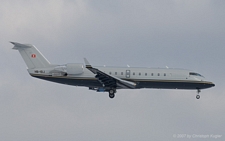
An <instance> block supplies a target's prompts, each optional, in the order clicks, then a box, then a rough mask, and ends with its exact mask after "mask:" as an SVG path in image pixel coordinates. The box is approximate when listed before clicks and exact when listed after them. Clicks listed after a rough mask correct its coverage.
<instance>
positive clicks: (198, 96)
mask: <svg viewBox="0 0 225 141" xmlns="http://www.w3.org/2000/svg"><path fill="white" fill-rule="evenodd" d="M200 92H201V90H200V89H197V93H198V94H197V95H196V99H200V95H199V93H200Z"/></svg>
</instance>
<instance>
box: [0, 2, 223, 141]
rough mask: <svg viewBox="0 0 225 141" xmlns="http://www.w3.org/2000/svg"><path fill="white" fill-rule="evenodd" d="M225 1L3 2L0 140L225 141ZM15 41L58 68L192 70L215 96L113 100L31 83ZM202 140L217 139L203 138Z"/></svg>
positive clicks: (151, 92) (162, 93) (161, 94)
mask: <svg viewBox="0 0 225 141" xmlns="http://www.w3.org/2000/svg"><path fill="white" fill-rule="evenodd" d="M224 38H225V1H224V0H197V1H196V0H138V1H135V0H129V1H128V0H108V1H105V0H97V1H91V0H40V1H28V0H1V4H0V47H1V48H0V49H1V51H0V60H1V61H0V63H1V64H0V65H1V77H0V78H1V81H0V140H4V141H15V140H17V141H30V140H33V141H40V140H44V141H62V140H64V141H73V140H82V141H90V140H98V141H106V140H107V141H128V140H129V141H137V140H138V141H149V140H154V141H161V140H168V141H173V140H182V141H185V140H188V141H190V140H196V139H200V138H194V137H191V138H190V139H187V138H177V137H175V135H178V134H188V135H211V134H214V135H222V137H219V138H217V140H224V139H225V129H224V127H225V120H224V119H225V102H224V101H225V87H224V86H225V82H224V78H225V73H224V70H225V65H224V61H225V55H224V54H225V39H224ZM9 41H16V42H20V43H30V44H34V45H35V46H36V47H37V48H38V49H39V50H40V51H41V52H42V53H43V54H44V55H45V57H46V58H47V59H48V60H49V61H50V62H51V63H53V64H65V63H79V62H83V58H84V57H86V58H87V59H88V60H89V61H90V63H91V64H93V65H108V66H126V65H127V64H129V65H130V66H136V67H161V68H164V67H165V66H169V67H170V68H185V69H190V70H193V71H196V72H198V73H201V74H202V75H204V76H205V77H206V79H207V80H209V81H212V82H214V83H215V84H216V87H214V88H211V89H207V90H203V91H202V92H201V99H200V100H196V99H195V96H196V91H187V90H155V89H141V90H119V91H118V92H117V93H116V97H115V98H114V99H113V100H112V99H109V98H108V93H97V92H94V91H89V90H88V88H82V87H73V86H67V85H61V84H56V83H52V82H47V81H43V80H39V79H36V78H32V77H30V76H29V74H28V73H27V71H26V65H25V63H24V61H23V60H22V57H21V56H20V54H19V53H18V52H17V51H15V50H12V49H11V48H12V47H13V46H12V45H11V44H10V43H9ZM205 140H215V139H214V138H210V137H209V138H206V139H205Z"/></svg>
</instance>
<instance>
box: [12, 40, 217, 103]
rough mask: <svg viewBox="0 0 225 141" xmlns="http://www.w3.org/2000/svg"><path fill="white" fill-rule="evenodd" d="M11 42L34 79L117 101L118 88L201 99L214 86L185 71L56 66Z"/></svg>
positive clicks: (29, 47)
mask: <svg viewBox="0 0 225 141" xmlns="http://www.w3.org/2000/svg"><path fill="white" fill-rule="evenodd" d="M11 43H12V44H13V45H14V47H13V49H15V50H18V51H19V53H20V54H21V56H22V58H23V60H24V61H25V63H26V65H27V67H28V69H27V70H28V72H29V74H30V75H31V76H33V77H36V78H39V79H43V80H47V81H52V82H56V83H61V84H67V85H72V86H83V87H88V88H89V90H94V91H97V92H108V93H109V97H110V98H114V97H115V93H116V91H117V90H119V89H141V88H156V89H189V90H197V95H196V98H197V99H199V98H200V95H199V93H200V91H201V89H206V88H210V87H214V86H215V84H213V83H212V82H210V81H206V79H205V78H204V77H203V76H202V75H201V74H199V73H196V72H193V71H189V70H184V69H170V68H164V69H159V68H138V67H106V66H103V67H100V66H98V67H97V66H92V65H91V64H90V63H89V62H88V60H87V59H86V58H84V62H85V65H84V64H82V63H68V64H65V65H53V64H50V62H49V61H48V60H47V59H46V58H45V57H44V56H43V55H42V53H41V52H40V51H39V50H38V49H37V48H36V47H35V46H34V45H30V44H21V43H16V42H11Z"/></svg>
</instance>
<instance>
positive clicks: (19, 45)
mask: <svg viewBox="0 0 225 141" xmlns="http://www.w3.org/2000/svg"><path fill="white" fill-rule="evenodd" d="M10 43H12V44H13V45H14V47H13V48H12V49H16V50H18V49H25V48H31V47H32V45H30V44H20V43H17V42H10Z"/></svg>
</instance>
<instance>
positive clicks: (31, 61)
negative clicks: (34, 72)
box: [11, 42, 50, 69]
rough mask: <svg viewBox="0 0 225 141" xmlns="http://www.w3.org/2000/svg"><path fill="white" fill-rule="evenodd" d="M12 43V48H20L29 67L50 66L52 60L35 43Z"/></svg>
mask: <svg viewBox="0 0 225 141" xmlns="http://www.w3.org/2000/svg"><path fill="white" fill-rule="evenodd" d="M11 43H12V44H13V45H14V47H13V48H12V49H15V50H18V51H19V52H20V54H21V56H22V57H23V60H24V62H25V63H26V65H27V67H28V69H34V68H46V67H50V62H49V61H48V60H47V59H46V58H45V57H44V55H42V54H41V52H40V51H39V50H38V49H37V48H36V47H35V46H34V45H30V44H20V43H16V42H11Z"/></svg>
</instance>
